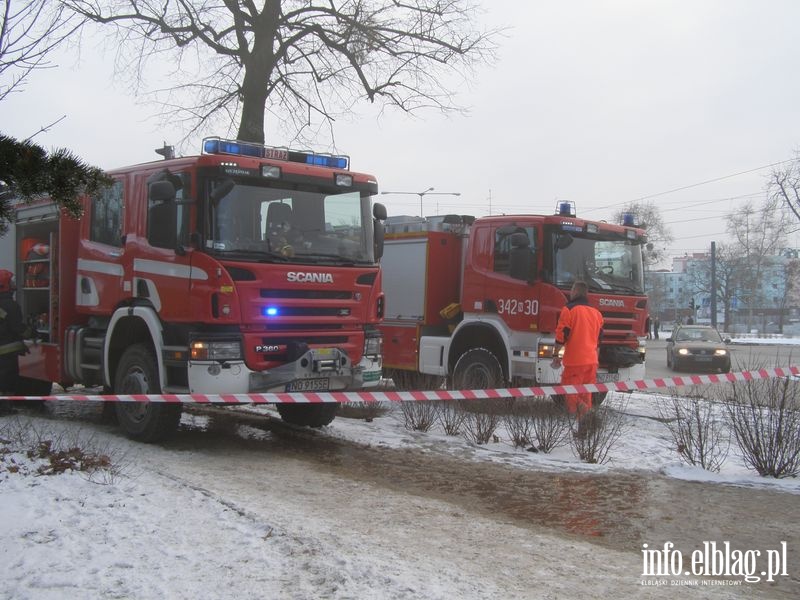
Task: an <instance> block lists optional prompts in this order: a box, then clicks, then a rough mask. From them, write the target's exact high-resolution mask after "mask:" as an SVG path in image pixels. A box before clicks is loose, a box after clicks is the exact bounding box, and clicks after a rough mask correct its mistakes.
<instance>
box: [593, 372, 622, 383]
mask: <svg viewBox="0 0 800 600" xmlns="http://www.w3.org/2000/svg"><path fill="white" fill-rule="evenodd" d="M609 381H619V373H598V374H597V383H607V382H609Z"/></svg>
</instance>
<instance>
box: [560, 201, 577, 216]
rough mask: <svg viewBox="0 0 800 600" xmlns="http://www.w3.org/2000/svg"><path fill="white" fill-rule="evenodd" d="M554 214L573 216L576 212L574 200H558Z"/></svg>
mask: <svg viewBox="0 0 800 600" xmlns="http://www.w3.org/2000/svg"><path fill="white" fill-rule="evenodd" d="M556 214H557V215H559V216H562V217H574V216H575V215H576V214H577V211H576V210H575V202H573V201H572V200H559V201H558V203H557V204H556Z"/></svg>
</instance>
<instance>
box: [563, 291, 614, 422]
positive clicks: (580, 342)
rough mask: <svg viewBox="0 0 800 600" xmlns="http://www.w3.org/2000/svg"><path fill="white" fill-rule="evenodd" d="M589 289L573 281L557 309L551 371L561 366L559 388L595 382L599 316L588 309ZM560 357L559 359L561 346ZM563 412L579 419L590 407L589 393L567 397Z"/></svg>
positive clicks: (601, 332) (600, 330) (601, 319)
mask: <svg viewBox="0 0 800 600" xmlns="http://www.w3.org/2000/svg"><path fill="white" fill-rule="evenodd" d="M588 292H589V288H588V287H587V285H586V283H584V282H583V281H576V282H575V283H574V284H573V286H572V289H571V290H570V293H569V299H570V301H569V302H568V303H567V305H566V306H564V308H562V309H561V314H560V315H559V317H558V325H557V326H556V347H555V358H554V359H553V362H552V367H553V368H554V369H558V368H561V366H562V364H563V366H564V371H563V372H562V373H561V384H562V385H575V384H581V383H595V382H596V380H597V364H598V350H599V347H600V337H601V336H602V334H603V315H601V314H600V311H599V310H597V309H596V308H593V307H591V306H589V299H588V297H587V294H588ZM562 346H563V347H564V358H563V359H562V358H560V356H559V353H560V350H561V347H562ZM566 401H567V410H569V412H570V414H577V415H578V417H582V416H583V415H584V414H586V413H587V412H588V411H589V410H591V408H592V394H591V393H589V392H586V393H583V394H567V398H566Z"/></svg>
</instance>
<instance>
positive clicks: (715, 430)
mask: <svg viewBox="0 0 800 600" xmlns="http://www.w3.org/2000/svg"><path fill="white" fill-rule="evenodd" d="M658 408H659V412H660V413H661V417H662V418H663V419H664V422H665V423H666V424H667V428H668V429H669V431H670V434H671V435H672V439H673V441H674V442H675V445H676V447H677V450H678V453H679V454H680V456H681V458H682V459H683V460H684V461H685V462H687V463H688V464H690V465H694V466H699V467H702V468H703V469H706V470H707V471H713V472H715V473H719V470H720V468H722V465H723V463H724V462H725V459H726V458H727V456H728V450H729V448H730V431H729V429H727V427H726V426H725V423H724V422H722V421H721V420H720V419H717V418H715V416H714V405H713V403H712V402H710V401H709V400H704V399H702V398H698V397H695V396H692V395H689V396H688V397H687V396H678V395H677V394H676V393H675V392H673V394H672V397H671V399H670V400H666V401H665V402H663V403H659V407H658Z"/></svg>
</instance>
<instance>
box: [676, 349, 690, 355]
mask: <svg viewBox="0 0 800 600" xmlns="http://www.w3.org/2000/svg"><path fill="white" fill-rule="evenodd" d="M678 354H680V355H681V356H686V355H687V354H689V350H688V349H687V348H678Z"/></svg>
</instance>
